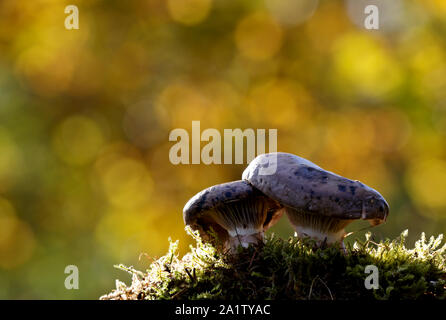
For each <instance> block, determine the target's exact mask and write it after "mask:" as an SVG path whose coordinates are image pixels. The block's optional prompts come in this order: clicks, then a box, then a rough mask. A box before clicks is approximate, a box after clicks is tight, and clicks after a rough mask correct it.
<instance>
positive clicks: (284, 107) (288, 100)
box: [247, 80, 310, 128]
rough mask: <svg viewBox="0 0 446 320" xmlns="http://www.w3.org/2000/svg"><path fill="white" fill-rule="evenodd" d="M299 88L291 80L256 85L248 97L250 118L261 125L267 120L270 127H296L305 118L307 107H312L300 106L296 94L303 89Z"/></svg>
mask: <svg viewBox="0 0 446 320" xmlns="http://www.w3.org/2000/svg"><path fill="white" fill-rule="evenodd" d="M299 89H300V88H298V87H297V86H296V85H293V84H292V83H290V82H287V81H279V80H272V81H268V82H266V83H262V84H260V85H258V86H256V87H254V88H253V90H252V91H251V94H250V95H249V97H248V107H249V109H248V110H247V111H248V114H249V117H250V119H252V120H253V121H255V123H256V124H259V125H261V126H263V125H266V124H265V123H262V122H267V123H268V124H267V125H268V127H270V128H281V127H287V128H293V127H295V126H296V125H297V124H298V123H300V122H301V121H302V120H303V118H302V117H304V115H303V114H302V113H303V112H304V109H305V107H310V106H308V105H307V106H300V108H298V106H297V102H298V101H297V99H298V97H296V95H295V94H297V93H299V91H301V90H299ZM306 111H308V110H306ZM268 115H269V116H268Z"/></svg>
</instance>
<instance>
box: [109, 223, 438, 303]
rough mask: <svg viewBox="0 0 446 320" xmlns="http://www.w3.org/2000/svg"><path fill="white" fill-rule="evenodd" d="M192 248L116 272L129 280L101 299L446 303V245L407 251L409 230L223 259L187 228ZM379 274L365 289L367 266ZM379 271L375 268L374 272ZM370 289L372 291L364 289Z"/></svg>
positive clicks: (284, 243)
mask: <svg viewBox="0 0 446 320" xmlns="http://www.w3.org/2000/svg"><path fill="white" fill-rule="evenodd" d="M187 231H188V233H189V234H190V235H191V236H192V237H193V238H194V239H195V241H196V244H195V246H191V247H190V252H189V253H187V254H186V255H184V256H183V257H182V258H180V257H179V254H178V241H176V242H172V241H171V243H170V248H169V251H168V253H167V254H166V255H165V256H163V257H161V258H159V259H158V260H156V261H155V262H153V263H152V264H151V265H150V267H149V269H148V270H147V271H145V272H142V271H138V270H135V269H134V268H132V267H126V266H124V265H119V266H117V267H118V268H120V269H123V270H125V271H127V272H129V273H130V274H131V275H132V283H131V284H130V285H129V286H127V285H126V284H124V283H123V282H121V281H119V280H116V289H114V290H113V291H112V292H111V293H109V294H106V295H104V296H102V297H101V299H104V300H106V299H148V300H153V299H169V300H172V299H173V300H175V299H219V300H226V299H228V300H239V299H240V300H246V299H252V300H263V299H280V300H287V299H293V300H358V299H360V300H376V299H380V300H402V299H428V300H429V299H445V298H446V244H445V245H443V246H442V239H443V236H442V235H440V236H438V237H436V238H435V237H431V238H430V239H426V237H425V235H424V233H423V234H422V235H421V239H420V240H418V241H417V242H416V243H415V246H414V248H412V249H408V248H406V245H405V243H406V238H407V230H406V231H404V232H403V233H402V234H401V235H400V236H399V237H398V238H397V239H394V240H384V241H380V242H375V241H373V237H372V235H371V234H370V233H368V234H366V238H365V240H362V241H360V240H357V241H356V242H355V243H354V244H353V245H347V248H346V250H345V251H342V250H340V249H339V248H338V247H334V246H331V247H325V248H318V247H316V246H315V244H314V242H312V241H310V240H302V239H297V238H295V237H291V238H289V239H288V240H283V239H281V238H278V237H277V236H274V235H271V236H268V237H266V239H265V241H264V243H262V244H260V245H257V246H250V247H248V248H244V249H243V248H240V249H239V251H238V252H237V253H236V254H232V255H230V254H225V253H221V252H219V251H218V250H216V249H215V248H214V247H213V246H212V245H210V244H208V243H203V242H202V241H201V239H200V237H199V236H198V234H197V233H194V232H192V231H191V230H187ZM368 265H374V266H376V267H377V270H378V278H377V280H378V283H377V285H378V288H377V289H373V288H371V289H367V288H366V285H365V283H366V281H367V280H366V279H367V277H368V276H369V274H367V273H366V272H365V271H366V266H368ZM375 270H376V269H375ZM369 287H370V286H369Z"/></svg>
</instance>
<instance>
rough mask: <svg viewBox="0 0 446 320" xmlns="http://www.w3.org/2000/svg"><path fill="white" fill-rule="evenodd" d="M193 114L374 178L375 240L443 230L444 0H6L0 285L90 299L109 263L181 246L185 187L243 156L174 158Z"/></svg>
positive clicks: (26, 295) (15, 291)
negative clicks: (75, 285) (178, 136)
mask: <svg viewBox="0 0 446 320" xmlns="http://www.w3.org/2000/svg"><path fill="white" fill-rule="evenodd" d="M69 4H74V5H77V6H78V8H79V17H80V29H79V30H66V29H65V28H64V20H65V18H66V16H67V15H66V14H65V13H64V8H65V6H66V5H69ZM367 4H376V5H377V6H378V8H379V10H380V29H379V30H372V31H370V30H366V29H365V28H364V26H363V21H364V19H365V14H364V11H363V10H364V7H365V6H366V5H367ZM192 120H200V121H201V128H202V130H204V129H206V128H216V129H218V130H221V132H223V129H224V128H242V129H245V128H253V129H257V128H263V129H269V128H276V129H278V150H279V151H285V152H291V153H295V154H298V155H300V156H303V157H305V158H308V159H310V160H311V161H313V162H315V163H317V164H318V165H320V166H322V167H324V168H326V169H328V170H331V171H334V172H336V173H339V174H341V175H344V176H347V177H349V178H353V179H358V180H361V181H363V182H364V183H366V184H368V185H370V186H372V187H374V188H376V189H377V190H379V191H380V192H381V193H382V194H383V195H384V197H385V198H386V199H387V200H388V202H389V203H390V206H391V213H390V216H389V219H388V222H387V223H386V224H384V225H382V226H379V227H376V228H374V229H373V230H372V231H373V232H374V234H375V237H376V239H377V240H379V239H382V238H385V237H395V236H397V235H399V234H400V232H401V231H403V230H404V229H409V239H410V242H409V243H410V244H413V241H414V240H415V238H417V237H419V235H420V233H421V232H422V231H425V232H426V233H427V235H433V234H438V233H442V232H444V231H445V227H446V143H445V141H446V140H445V138H446V2H445V1H444V0H422V1H421V0H420V1H412V0H392V1H385V0H382V1H362V0H350V1H335V0H325V1H323V0H320V1H316V0H301V1H294V0H276V1H273V0H258V1H254V0H251V1H226V0H131V1H120V0H107V1H105V0H85V1H76V0H70V1H61V0H33V1H18V0H2V1H0V298H2V299H5V298H10V299H16V298H22V299H30V298H37V299H47V298H52V299H75V298H84V299H96V298H98V297H99V296H100V295H102V294H104V293H106V292H107V291H109V290H110V289H112V288H113V287H114V280H115V279H116V278H119V279H121V280H126V281H129V280H130V278H129V276H128V275H127V274H125V273H123V272H122V271H119V270H116V269H114V268H113V265H114V264H118V263H124V264H126V265H133V266H135V267H136V268H138V269H145V268H147V266H148V265H149V263H150V262H151V261H152V259H153V258H156V257H159V256H160V255H162V254H164V253H165V252H166V250H167V248H168V237H171V238H172V239H174V240H175V239H179V240H180V247H181V251H182V252H183V253H184V252H186V250H187V248H188V245H189V244H190V243H191V239H190V238H189V237H188V236H187V235H186V233H185V231H184V225H183V220H182V208H183V206H184V204H185V203H186V201H187V200H188V199H189V198H190V197H191V196H193V195H194V194H195V193H197V192H198V191H200V190H201V189H203V188H206V187H209V186H211V185H214V184H218V183H222V182H227V181H230V180H235V179H240V176H241V173H242V171H243V169H244V167H245V165H177V166H175V165H172V164H171V163H170V162H169V149H170V147H171V146H172V145H173V144H174V143H173V142H169V140H168V137H169V132H170V131H171V130H172V129H174V128H184V129H186V130H188V131H189V133H190V132H191V122H192ZM364 226H365V225H361V223H356V224H352V225H351V227H350V228H349V231H356V230H359V229H361V228H362V227H364ZM273 231H274V232H275V233H277V234H279V235H280V236H282V237H288V236H289V235H291V234H292V230H291V228H290V227H289V225H288V223H287V219H286V218H284V219H282V221H281V222H280V223H279V224H278V225H276V226H275V227H274V228H273ZM363 233H364V231H358V232H357V233H355V234H354V235H353V236H351V237H350V238H349V241H352V240H354V238H355V237H362V235H363ZM141 253H143V254H142V255H141ZM70 264H74V265H76V266H78V267H79V272H80V288H79V290H66V289H65V287H64V279H65V277H66V275H65V274H64V269H65V266H67V265H70Z"/></svg>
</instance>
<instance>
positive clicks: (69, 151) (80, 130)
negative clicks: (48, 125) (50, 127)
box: [53, 115, 104, 166]
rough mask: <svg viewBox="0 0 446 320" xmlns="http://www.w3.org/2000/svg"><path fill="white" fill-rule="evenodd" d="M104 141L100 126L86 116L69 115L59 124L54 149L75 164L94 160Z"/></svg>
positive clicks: (79, 164)
mask: <svg viewBox="0 0 446 320" xmlns="http://www.w3.org/2000/svg"><path fill="white" fill-rule="evenodd" d="M103 143H104V137H103V134H102V131H101V129H100V127H99V126H98V125H97V124H96V122H95V121H94V120H92V119H90V118H88V117H85V116H78V115H76V116H71V117H68V118H67V119H65V120H64V121H63V122H62V123H61V124H59V125H58V127H57V128H56V130H55V132H54V135H53V149H54V151H55V153H56V154H57V156H58V157H59V158H60V159H61V160H62V161H64V162H65V163H67V164H69V165H74V166H81V165H85V164H88V163H89V162H91V161H92V160H94V159H95V157H96V154H97V152H98V150H99V149H100V148H101V147H102V145H103Z"/></svg>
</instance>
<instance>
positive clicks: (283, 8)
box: [265, 0, 319, 26]
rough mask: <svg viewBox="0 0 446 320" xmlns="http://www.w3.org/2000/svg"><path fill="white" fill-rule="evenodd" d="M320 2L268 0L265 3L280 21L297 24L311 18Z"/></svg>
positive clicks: (285, 23)
mask: <svg viewBox="0 0 446 320" xmlns="http://www.w3.org/2000/svg"><path fill="white" fill-rule="evenodd" d="M318 2H319V1H318V0H299V1H296V0H280V1H277V0H266V1H265V4H266V6H267V8H268V10H269V11H270V12H271V13H272V15H273V16H274V17H275V18H276V19H277V20H278V21H279V22H280V23H282V24H284V25H291V26H295V25H298V24H300V23H303V22H305V21H306V20H308V19H310V18H311V16H312V15H313V13H314V11H315V10H316V8H317V6H318Z"/></svg>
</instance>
